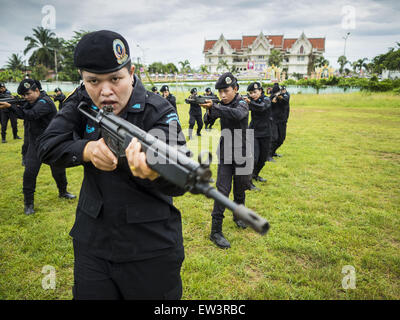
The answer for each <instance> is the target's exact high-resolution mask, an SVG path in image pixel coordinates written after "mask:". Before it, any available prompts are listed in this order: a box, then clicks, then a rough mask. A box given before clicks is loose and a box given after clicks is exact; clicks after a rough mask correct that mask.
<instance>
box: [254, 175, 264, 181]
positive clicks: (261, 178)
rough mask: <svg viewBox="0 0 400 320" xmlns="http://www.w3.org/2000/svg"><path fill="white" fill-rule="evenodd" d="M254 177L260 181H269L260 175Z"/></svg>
mask: <svg viewBox="0 0 400 320" xmlns="http://www.w3.org/2000/svg"><path fill="white" fill-rule="evenodd" d="M253 179H254V180H256V181H259V182H267V179H264V178H263V177H260V176H256V177H254V178H253Z"/></svg>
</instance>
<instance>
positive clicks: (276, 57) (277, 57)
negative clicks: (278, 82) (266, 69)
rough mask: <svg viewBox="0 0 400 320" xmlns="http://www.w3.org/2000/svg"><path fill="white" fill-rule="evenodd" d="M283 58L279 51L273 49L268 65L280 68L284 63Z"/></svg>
mask: <svg viewBox="0 0 400 320" xmlns="http://www.w3.org/2000/svg"><path fill="white" fill-rule="evenodd" d="M282 60H283V57H282V54H281V52H280V51H279V50H276V49H272V50H271V53H270V55H269V57H268V64H269V65H270V66H272V65H274V66H275V67H279V66H280V65H281V63H282Z"/></svg>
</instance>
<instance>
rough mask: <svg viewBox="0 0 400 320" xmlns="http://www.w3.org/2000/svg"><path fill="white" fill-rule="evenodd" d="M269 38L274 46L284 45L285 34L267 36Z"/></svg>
mask: <svg viewBox="0 0 400 320" xmlns="http://www.w3.org/2000/svg"><path fill="white" fill-rule="evenodd" d="M267 39H268V40H271V43H272V45H273V46H274V47H282V43H283V35H282V36H267Z"/></svg>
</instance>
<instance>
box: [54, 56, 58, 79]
mask: <svg viewBox="0 0 400 320" xmlns="http://www.w3.org/2000/svg"><path fill="white" fill-rule="evenodd" d="M54 71H55V72H56V81H58V72H57V50H56V49H54Z"/></svg>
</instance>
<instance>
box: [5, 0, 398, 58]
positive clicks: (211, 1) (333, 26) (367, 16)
mask: <svg viewBox="0 0 400 320" xmlns="http://www.w3.org/2000/svg"><path fill="white" fill-rule="evenodd" d="M47 4H50V5H53V6H54V7H55V8H56V14H57V20H56V21H57V28H56V30H54V31H55V32H56V34H57V36H61V37H64V38H66V39H68V38H70V37H71V36H72V35H73V31H76V30H80V29H83V30H100V29H111V30H114V31H117V32H119V33H121V34H122V35H123V36H124V37H125V38H126V39H127V40H128V42H129V44H130V47H131V51H132V55H133V56H134V57H137V56H140V57H141V58H143V53H142V50H140V49H139V48H138V47H137V46H136V45H137V44H140V47H141V48H144V57H145V60H146V63H151V62H153V61H162V62H174V63H176V64H177V63H178V61H180V60H184V59H188V60H189V61H190V62H191V64H192V66H199V65H200V64H202V63H203V53H202V49H203V44H204V40H205V39H217V38H218V37H219V35H220V34H221V33H223V34H224V35H225V37H226V38H228V39H240V38H241V37H242V35H258V34H259V33H260V31H263V32H264V33H267V34H284V35H285V37H291V38H293V37H298V36H299V35H300V34H301V32H302V31H304V32H305V34H306V35H307V36H308V37H326V53H325V56H326V57H327V58H328V59H329V60H330V62H331V64H333V65H337V64H336V60H337V58H338V56H340V55H341V54H342V53H343V44H344V40H343V39H342V37H343V36H344V35H345V33H346V32H347V31H348V30H345V29H343V28H342V25H341V23H342V19H343V14H342V7H343V6H345V5H350V6H353V7H354V8H355V13H356V29H354V30H349V31H350V32H351V35H350V37H349V39H348V43H347V48H346V53H347V55H348V58H349V59H350V60H355V59H357V58H360V57H368V58H372V57H373V56H375V55H377V54H380V53H383V52H386V50H387V48H388V47H390V46H394V45H395V42H396V41H399V40H400V31H399V30H400V23H399V22H398V16H399V11H400V5H399V3H398V2H397V1H373V0H352V1H347V0H340V1H335V2H331V3H323V2H315V1H310V0H305V1H295V0H287V1H285V2H284V3H281V2H277V1H264V0H253V1H251V2H248V1H232V0H231V1H230V2H229V4H228V2H226V1H222V0H205V1H201V3H198V1H184V0H172V1H168V2H166V1H164V0H147V1H128V0H113V1H109V0H100V1H94V0H90V1H89V0H86V1H82V0H80V1H77V0H71V1H68V2H67V1H61V0H56V1H50V0H36V1H33V0H24V1H13V0H3V1H2V10H1V12H0V20H1V21H2V26H1V27H0V32H1V34H2V37H1V38H0V66H3V65H4V64H5V63H6V61H7V59H8V57H9V56H10V55H11V53H21V52H22V51H23V49H24V48H25V47H26V44H27V43H26V42H25V41H24V37H25V36H26V35H31V34H32V28H35V27H37V26H39V25H40V23H41V19H42V17H43V16H42V14H41V9H42V7H43V6H44V5H47Z"/></svg>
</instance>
